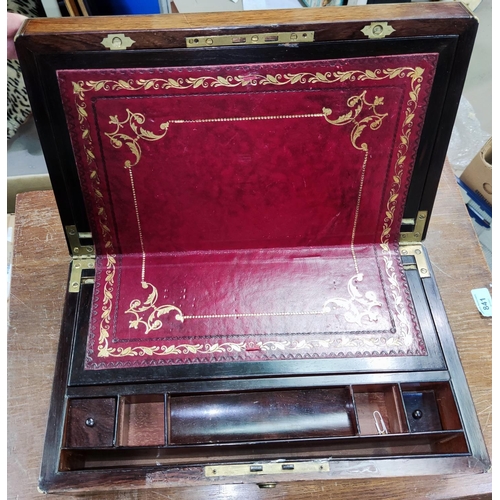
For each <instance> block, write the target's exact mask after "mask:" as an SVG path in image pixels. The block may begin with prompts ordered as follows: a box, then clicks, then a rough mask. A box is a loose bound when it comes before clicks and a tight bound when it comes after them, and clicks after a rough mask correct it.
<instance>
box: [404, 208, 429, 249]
mask: <svg viewBox="0 0 500 500" xmlns="http://www.w3.org/2000/svg"><path fill="white" fill-rule="evenodd" d="M426 221H427V210H421V211H419V212H418V213H417V218H416V219H403V223H404V224H408V225H414V226H415V227H414V229H413V231H408V232H401V233H400V235H399V243H403V244H405V243H420V242H421V241H422V236H423V234H424V229H425V223H426Z"/></svg>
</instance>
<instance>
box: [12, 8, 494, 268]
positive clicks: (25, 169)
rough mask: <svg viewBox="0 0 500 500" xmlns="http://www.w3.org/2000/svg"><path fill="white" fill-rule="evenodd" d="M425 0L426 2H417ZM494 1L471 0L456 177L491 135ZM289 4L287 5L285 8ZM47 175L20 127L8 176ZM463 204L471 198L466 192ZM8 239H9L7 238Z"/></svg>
mask: <svg viewBox="0 0 500 500" xmlns="http://www.w3.org/2000/svg"><path fill="white" fill-rule="evenodd" d="M414 1H425V0H414ZM492 2H493V0H469V5H470V7H471V8H474V14H475V15H476V16H477V17H478V19H479V22H480V24H479V31H478V36H477V39H476V44H475V48H474V51H473V54H472V60H471V63H470V67H469V72H468V76H467V80H466V83H465V88H464V92H463V97H462V100H461V104H460V110H459V113H458V116H457V120H456V124H455V129H454V133H453V137H452V140H451V143H450V148H449V151H448V158H449V160H450V163H451V164H452V167H453V168H454V170H455V172H456V174H457V175H460V174H461V173H462V171H463V170H464V168H465V167H466V166H467V165H468V163H469V162H470V160H471V159H472V158H473V157H474V156H475V154H476V153H477V152H478V151H479V149H480V148H481V147H482V145H483V144H484V143H485V142H486V140H487V139H488V138H489V137H491V134H492ZM285 4H286V5H285ZM244 5H245V8H246V9H248V10H250V9H257V8H265V7H269V8H277V7H278V6H280V7H281V8H283V7H294V6H296V7H300V4H298V0H286V1H285V2H282V1H278V0H246V2H244ZM46 173H47V166H46V164H45V160H44V157H43V154H42V150H41V147H40V142H39V140H38V135H37V132H36V128H35V125H34V123H33V120H32V119H28V121H27V122H26V123H25V124H24V125H23V126H21V127H20V129H19V130H18V132H17V134H16V135H15V136H14V137H13V138H12V139H10V140H9V141H8V144H7V176H8V177H15V176H29V175H40V174H46ZM464 201H465V202H467V201H468V198H467V196H466V195H465V193H464ZM473 223H474V224H475V228H476V232H477V234H478V238H479V240H480V242H481V244H482V246H483V250H484V254H485V258H486V260H487V262H488V263H489V265H490V268H491V227H489V228H488V227H483V226H480V225H479V224H477V223H475V222H474V221H473ZM8 237H9V236H8Z"/></svg>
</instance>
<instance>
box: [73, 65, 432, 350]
mask: <svg viewBox="0 0 500 500" xmlns="http://www.w3.org/2000/svg"><path fill="white" fill-rule="evenodd" d="M422 75H423V69H422V68H418V67H417V68H410V67H402V68H395V69H381V70H366V71H362V70H353V71H345V72H341V71H339V72H325V73H315V74H313V73H297V74H286V75H252V76H251V77H249V76H226V77H222V76H219V77H201V78H186V79H182V78H179V79H173V78H169V79H161V78H154V79H149V80H141V79H137V80H135V81H133V80H130V81H124V80H117V81H114V80H102V81H87V82H83V81H80V82H73V91H74V95H75V104H76V109H77V112H78V117H79V121H80V128H81V134H82V135H81V137H82V140H83V143H84V151H85V154H86V159H87V163H88V164H89V165H90V166H91V168H90V171H89V177H90V182H91V185H92V186H93V191H94V196H95V199H96V203H97V207H98V211H97V213H98V221H99V226H100V229H101V234H102V236H103V242H104V246H105V249H106V252H107V261H106V279H105V283H104V289H103V294H104V300H103V304H102V314H101V323H100V337H99V346H98V349H99V357H108V356H114V357H123V356H137V355H144V354H159V355H165V356H168V355H171V354H175V353H179V352H192V353H210V352H234V351H236V352H239V351H240V350H242V351H243V350H246V349H247V348H249V347H251V346H248V345H246V343H244V342H243V343H220V344H219V343H215V344H179V345H171V346H156V347H155V346H152V347H134V348H113V347H111V346H110V345H109V343H108V338H109V322H110V317H111V312H112V309H113V289H114V277H115V265H116V256H115V255H114V250H113V242H112V238H111V235H110V230H109V225H108V223H107V222H108V219H107V215H106V212H105V207H104V204H103V203H102V195H101V193H100V189H99V188H100V179H99V176H98V173H97V169H96V168H95V165H94V166H93V164H95V153H94V145H93V141H92V138H91V134H90V126H89V123H88V114H87V111H86V102H85V95H86V93H88V92H92V91H100V90H104V91H107V90H114V91H119V90H128V91H140V90H148V89H150V88H155V89H160V88H161V89H165V90H166V89H180V90H182V89H188V88H197V87H205V88H206V87H209V86H210V87H238V86H241V87H244V86H247V85H254V86H255V85H272V86H280V85H290V84H291V85H293V84H296V83H314V84H321V83H325V84H329V83H335V82H344V81H348V80H350V81H364V80H384V79H388V80H390V79H394V78H409V79H410V81H411V91H410V93H409V96H408V101H407V108H406V111H405V115H406V116H405V121H404V123H403V127H402V130H401V133H400V135H399V141H400V142H399V146H398V155H397V162H396V164H395V165H394V171H393V185H392V187H391V192H390V197H389V199H388V201H387V207H386V208H387V210H386V218H385V220H384V226H383V228H382V232H381V243H380V246H381V249H382V252H383V255H384V262H385V270H386V273H387V276H388V278H389V281H390V283H391V293H392V295H393V297H394V299H395V304H396V306H397V307H398V310H397V311H396V315H397V317H398V320H399V321H400V323H401V325H402V326H403V332H402V333H403V334H402V335H397V336H394V337H393V338H391V339H388V340H387V345H388V346H389V345H394V346H401V347H404V346H405V345H408V341H409V338H408V336H409V334H410V318H408V317H407V313H406V312H405V310H404V308H403V307H399V306H398V304H400V303H401V293H402V292H401V289H400V285H399V283H398V280H397V275H396V272H395V265H397V264H396V262H394V259H393V258H392V256H391V252H390V249H389V241H390V235H391V231H392V226H393V223H394V213H395V208H396V202H397V199H398V197H399V194H400V191H401V179H402V175H403V172H404V169H405V160H406V152H407V150H408V144H409V140H410V135H411V127H412V123H413V118H414V116H415V114H414V113H415V110H416V108H417V105H418V96H419V91H420V86H421V82H422ZM377 99H379V98H375V100H374V101H373V102H372V103H369V102H367V101H366V93H365V92H363V93H362V94H361V95H359V96H353V97H351V98H350V100H349V101H348V106H349V107H351V108H353V109H351V110H350V111H349V112H348V113H346V114H345V115H343V116H340V117H338V118H337V119H335V120H332V119H331V111H330V110H329V109H328V108H324V109H323V110H322V113H318V114H317V115H314V116H321V117H323V118H324V119H326V120H327V121H328V122H329V123H331V124H333V125H338V126H343V125H348V124H351V125H352V126H353V128H352V132H351V142H352V145H353V147H354V148H356V149H358V150H361V151H363V152H364V153H365V161H364V166H363V168H365V167H366V159H367V149H368V148H367V145H366V143H361V144H360V143H359V139H360V137H361V134H362V132H363V130H364V129H365V128H366V127H369V128H371V129H372V130H374V129H376V128H378V127H380V125H381V123H382V121H383V118H384V116H385V115H383V114H381V113H378V112H377V111H376V109H375V108H376V106H379V105H382V104H383V101H382V102H380V101H377ZM362 106H368V107H371V109H372V111H373V114H372V115H371V116H370V117H367V118H364V119H361V120H359V121H357V118H358V115H359V111H360V107H362ZM127 113H128V116H127V118H126V119H125V121H120V120H118V118H117V117H111V119H110V123H114V125H115V126H116V130H115V132H111V133H107V134H106V135H107V136H108V138H109V139H110V140H111V141H112V143H113V145H114V146H115V147H122V146H123V145H126V146H127V147H128V148H129V150H130V152H131V153H132V155H133V160H132V161H130V160H127V162H128V163H127V164H125V165H124V166H125V168H127V169H128V171H129V175H130V176H131V182H133V175H132V167H133V166H135V165H137V163H138V162H139V160H140V155H141V148H140V142H139V140H149V141H153V140H159V139H161V138H163V137H164V136H165V134H167V132H168V127H169V124H168V123H164V124H162V125H161V127H160V131H158V133H154V132H151V131H146V130H144V129H143V128H141V126H140V125H141V124H142V123H143V121H144V120H143V118H144V117H143V116H142V115H140V114H139V113H132V112H131V111H130V110H127ZM134 121H135V131H134V133H135V137H134V136H133V135H128V134H124V133H123V132H122V131H121V128H122V127H123V125H124V124H125V122H128V123H129V125H130V124H133V123H134ZM179 122H180V121H179ZM132 130H134V129H133V128H132ZM362 182H363V177H362V179H361V185H360V194H359V196H361V192H362ZM358 208H359V206H358ZM355 225H356V223H354V228H353V239H352V242H353V241H354V234H355ZM352 250H353V246H352ZM353 258H354V263H355V268H356V271H357V272H356V274H355V275H354V276H353V277H352V278H351V280H350V281H349V285H348V288H349V293H350V297H351V298H350V299H330V300H328V301H327V302H326V303H325V304H324V306H323V309H321V310H319V311H313V314H316V313H321V314H324V313H327V312H330V311H329V309H330V310H331V306H332V305H333V306H336V307H344V308H345V309H347V312H346V316H349V317H350V318H351V319H350V320H351V321H353V320H354V322H356V321H355V319H356V318H357V320H359V317H360V315H361V316H363V315H366V314H367V315H368V317H369V318H372V319H373V318H374V317H375V311H373V307H376V306H377V305H378V302H377V300H376V297H374V296H371V295H370V293H369V292H368V293H367V294H366V295H365V297H362V296H361V294H359V291H357V288H356V287H355V286H354V282H359V281H361V280H362V278H363V276H362V273H359V269H358V268H357V263H356V260H355V254H354V250H353ZM142 286H143V288H148V287H151V292H150V294H149V296H148V299H146V301H145V302H144V303H141V302H140V301H133V302H132V303H131V307H130V309H129V311H127V312H132V310H135V311H138V312H140V313H143V312H145V311H146V310H148V309H151V310H152V314H151V315H150V316H151V319H149V318H148V320H147V321H144V320H143V319H142V316H137V318H136V320H132V321H131V326H132V327H138V325H139V324H142V323H144V325H145V328H146V329H148V328H149V331H150V330H152V329H156V327H157V326H158V327H159V325H161V321H160V320H159V319H158V318H159V316H161V315H163V314H168V313H170V312H174V313H175V315H176V319H177V320H179V321H182V320H183V319H185V318H186V317H184V316H183V315H182V312H181V311H180V309H178V308H176V307H175V306H172V305H167V306H156V299H157V290H156V288H155V287H154V286H153V285H152V284H150V283H147V282H146V281H145V279H144V275H143V280H142ZM355 303H358V304H364V306H367V308H366V310H365V311H364V312H361V313H359V311H358V312H357V313H354V312H353V311H354V310H356V311H357V309H356V308H355V309H354V310H353V309H352V308H353V306H354V304H355ZM151 306H152V307H151ZM141 308H146V309H144V310H141ZM346 319H347V317H346ZM348 321H349V319H348ZM318 343H319V344H318ZM349 343H350V344H351V346H352V347H373V346H376V345H378V344H379V343H380V339H378V338H376V337H375V338H370V337H368V336H367V337H366V338H364V339H363V340H361V339H354V338H353V339H351V340H349V341H348V344H349ZM256 344H257V343H256ZM258 344H260V345H259V346H258V347H259V348H260V349H261V350H276V349H277V350H280V349H292V350H294V349H310V348H312V347H313V346H314V345H321V346H324V347H334V346H339V345H340V344H342V346H343V347H344V346H345V347H348V345H345V344H346V343H345V339H327V340H317V341H315V340H309V341H295V342H288V341H282V342H281V341H276V342H275V341H271V342H260V343H258Z"/></svg>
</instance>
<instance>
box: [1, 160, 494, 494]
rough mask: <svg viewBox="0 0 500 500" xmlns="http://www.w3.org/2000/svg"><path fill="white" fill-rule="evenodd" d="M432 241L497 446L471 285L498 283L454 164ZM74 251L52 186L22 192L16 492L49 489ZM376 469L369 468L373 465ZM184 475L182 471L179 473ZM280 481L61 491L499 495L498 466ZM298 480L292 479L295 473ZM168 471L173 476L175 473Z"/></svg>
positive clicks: (15, 301) (11, 411)
mask: <svg viewBox="0 0 500 500" xmlns="http://www.w3.org/2000/svg"><path fill="white" fill-rule="evenodd" d="M426 247H427V249H428V251H429V255H430V258H431V261H432V266H433V269H434V272H435V275H436V280H437V283H438V286H439V288H440V291H441V294H442V298H443V302H444V304H445V307H446V310H447V313H448V317H449V321H450V325H451V327H452V330H453V332H454V335H455V339H456V343H457V346H458V349H459V352H460V356H461V359H462V363H463V366H464V369H465V373H466V376H467V379H468V382H469V385H470V388H471V392H472V395H473V399H474V403H475V405H476V410H477V413H478V416H479V420H480V423H481V426H482V429H483V433H484V437H485V440H486V444H487V446H488V450H489V452H490V454H491V441H492V407H491V366H492V352H491V333H492V322H491V319H488V318H483V317H481V315H480V314H479V312H478V311H477V309H476V307H475V304H474V302H473V299H472V295H471V289H473V288H482V287H487V288H489V287H490V283H491V273H490V271H489V269H488V267H487V264H486V262H485V260H484V257H483V254H482V252H481V248H480V246H479V244H478V241H477V237H476V235H475V232H474V230H473V228H472V225H471V222H470V219H469V217H468V214H467V212H466V209H465V206H464V204H463V202H462V198H461V196H460V193H459V191H458V187H457V185H456V181H455V178H454V175H453V173H452V171H451V169H450V168H449V166H445V169H444V173H443V177H442V179H441V183H440V188H439V191H438V196H437V198H436V204H435V207H434V211H433V214H432V220H431V225H430V229H429V234H428V237H427V241H426ZM68 267H69V256H68V254H67V247H66V243H65V240H64V235H63V230H62V227H61V222H60V219H59V215H58V212H57V209H56V205H55V201H54V198H53V195H52V192H32V193H25V194H21V195H18V198H17V203H16V230H15V246H14V261H13V275H12V287H11V300H10V315H9V331H8V343H7V344H8V380H7V382H8V443H7V444H8V450H7V451H8V469H7V472H8V476H7V477H8V498H9V499H12V500H17V499H19V500H21V499H22V500H26V499H36V498H42V494H41V493H39V492H38V490H37V483H38V476H39V469H40V464H41V456H42V448H43V440H44V435H45V427H46V421H47V415H48V408H49V401H50V392H51V386H52V378H53V372H54V361H55V357H56V350H57V342H58V337H59V326H60V320H61V314H62V307H63V298H64V292H65V288H66V285H67V274H68ZM364 473H365V474H366V471H364ZM174 475H175V474H174ZM376 475H377V471H375V470H374V471H373V478H369V479H356V470H355V469H354V468H353V471H352V476H353V477H352V480H338V481H335V480H329V481H300V482H297V481H295V482H293V481H291V480H290V482H283V483H279V484H278V485H277V486H276V487H275V488H273V489H263V488H259V487H258V486H257V485H255V484H244V478H235V479H234V484H228V485H211V484H210V480H208V479H207V480H203V482H202V483H201V484H200V485H199V486H196V487H191V488H186V487H167V488H165V489H145V490H141V491H114V492H107V493H102V492H100V493H88V494H86V495H83V496H82V495H79V496H77V497H76V496H73V495H71V494H66V495H56V494H54V495H52V498H85V499H114V500H118V499H123V500H124V499H137V500H159V499H171V500H178V499H190V500H196V499H206V500H209V499H218V500H222V499H224V500H226V499H240V498H244V499H245V500H254V499H270V498H272V499H284V498H286V499H297V500H298V499H301V500H308V499H315V500H318V499H330V498H336V499H338V498H342V499H353V500H354V499H360V498H370V499H375V498H380V499H405V500H406V499H409V498H411V499H420V498H430V499H450V498H461V499H472V498H474V499H481V498H491V491H492V474H491V472H490V473H486V474H476V475H471V474H454V475H446V476H445V475H439V471H438V470H437V471H436V475H435V476H426V477H418V476H414V477H400V478H398V477H396V478H389V479H387V478H377V477H376ZM290 479H291V478H290ZM167 480H168V478H167Z"/></svg>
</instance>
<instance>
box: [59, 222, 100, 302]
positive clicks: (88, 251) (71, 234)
mask: <svg viewBox="0 0 500 500" xmlns="http://www.w3.org/2000/svg"><path fill="white" fill-rule="evenodd" d="M65 229H66V236H67V238H68V243H69V247H70V249H71V254H72V261H71V272H70V278H69V285H68V291H69V292H71V293H78V292H79V291H80V285H81V284H82V272H83V271H84V270H85V269H95V248H94V245H93V244H92V234H91V233H83V232H78V230H77V228H76V226H66V227H65ZM84 281H85V283H89V282H93V278H84Z"/></svg>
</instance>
